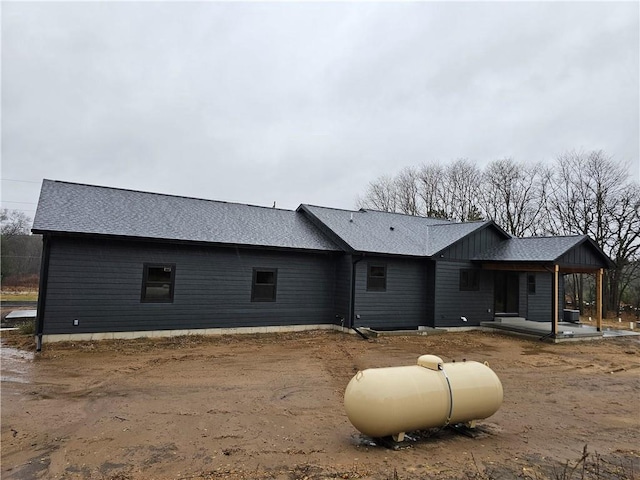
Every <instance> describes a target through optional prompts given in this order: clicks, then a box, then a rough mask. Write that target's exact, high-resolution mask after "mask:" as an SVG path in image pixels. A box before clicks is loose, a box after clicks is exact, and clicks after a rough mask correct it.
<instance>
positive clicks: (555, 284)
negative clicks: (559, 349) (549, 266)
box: [551, 265, 560, 335]
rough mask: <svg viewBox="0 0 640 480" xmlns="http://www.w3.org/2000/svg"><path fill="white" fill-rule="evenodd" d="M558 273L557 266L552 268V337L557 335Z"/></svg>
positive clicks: (558, 268)
mask: <svg viewBox="0 0 640 480" xmlns="http://www.w3.org/2000/svg"><path fill="white" fill-rule="evenodd" d="M559 271H560V267H559V266H558V265H554V266H553V308H552V310H553V322H552V323H551V333H552V334H553V335H557V334H558V315H559V307H558V296H559V295H558V293H559V292H558V272H559Z"/></svg>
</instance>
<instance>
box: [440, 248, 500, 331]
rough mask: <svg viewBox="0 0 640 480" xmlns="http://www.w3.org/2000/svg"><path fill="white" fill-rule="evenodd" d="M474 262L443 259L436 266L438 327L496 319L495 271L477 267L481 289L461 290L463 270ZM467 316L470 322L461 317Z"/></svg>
mask: <svg viewBox="0 0 640 480" xmlns="http://www.w3.org/2000/svg"><path fill="white" fill-rule="evenodd" d="M473 268H477V266H475V265H473V264H472V263H471V262H450V261H446V260H441V261H438V262H436V266H435V292H434V302H435V307H434V322H435V325H434V326H436V327H470V326H478V325H480V322H487V321H491V320H493V273H492V272H490V271H487V270H478V271H479V274H480V282H479V289H478V290H475V291H461V290H460V270H461V269H473ZM462 317H465V318H466V319H467V321H466V322H465V321H464V320H462Z"/></svg>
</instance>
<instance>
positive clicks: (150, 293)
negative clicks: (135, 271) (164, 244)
mask: <svg viewBox="0 0 640 480" xmlns="http://www.w3.org/2000/svg"><path fill="white" fill-rule="evenodd" d="M175 270H176V266H175V265H174V264H163V265H157V264H150V263H145V264H144V265H143V271H142V293H141V296H140V301H141V302H143V303H172V302H173V287H174V283H175V276H174V274H175Z"/></svg>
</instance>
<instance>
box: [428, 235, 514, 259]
mask: <svg viewBox="0 0 640 480" xmlns="http://www.w3.org/2000/svg"><path fill="white" fill-rule="evenodd" d="M503 240H504V237H503V236H502V235H500V234H499V233H498V232H497V231H496V228H495V227H487V228H483V229H481V230H480V231H478V232H474V233H471V234H470V235H468V236H466V237H464V238H463V239H461V240H460V241H458V242H456V243H454V244H453V245H451V246H450V247H448V248H446V249H445V250H443V251H442V252H441V253H440V258H443V259H446V260H469V259H471V258H473V257H475V256H476V255H478V254H480V253H482V252H485V251H487V250H489V249H490V248H491V247H494V246H495V245H497V244H498V243H500V242H501V241H503Z"/></svg>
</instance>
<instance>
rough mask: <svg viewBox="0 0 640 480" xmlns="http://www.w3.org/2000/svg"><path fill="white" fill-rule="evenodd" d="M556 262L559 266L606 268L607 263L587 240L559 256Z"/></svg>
mask: <svg viewBox="0 0 640 480" xmlns="http://www.w3.org/2000/svg"><path fill="white" fill-rule="evenodd" d="M557 263H558V265H560V266H572V267H586V268H607V265H606V264H605V263H604V262H603V258H602V254H600V253H599V252H597V251H596V250H595V249H594V248H593V246H592V245H591V244H589V243H587V242H584V243H582V244H580V245H578V246H577V247H574V248H572V249H571V250H569V251H568V252H567V253H565V254H564V255H563V256H562V257H560V259H559V260H558V262H557Z"/></svg>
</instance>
